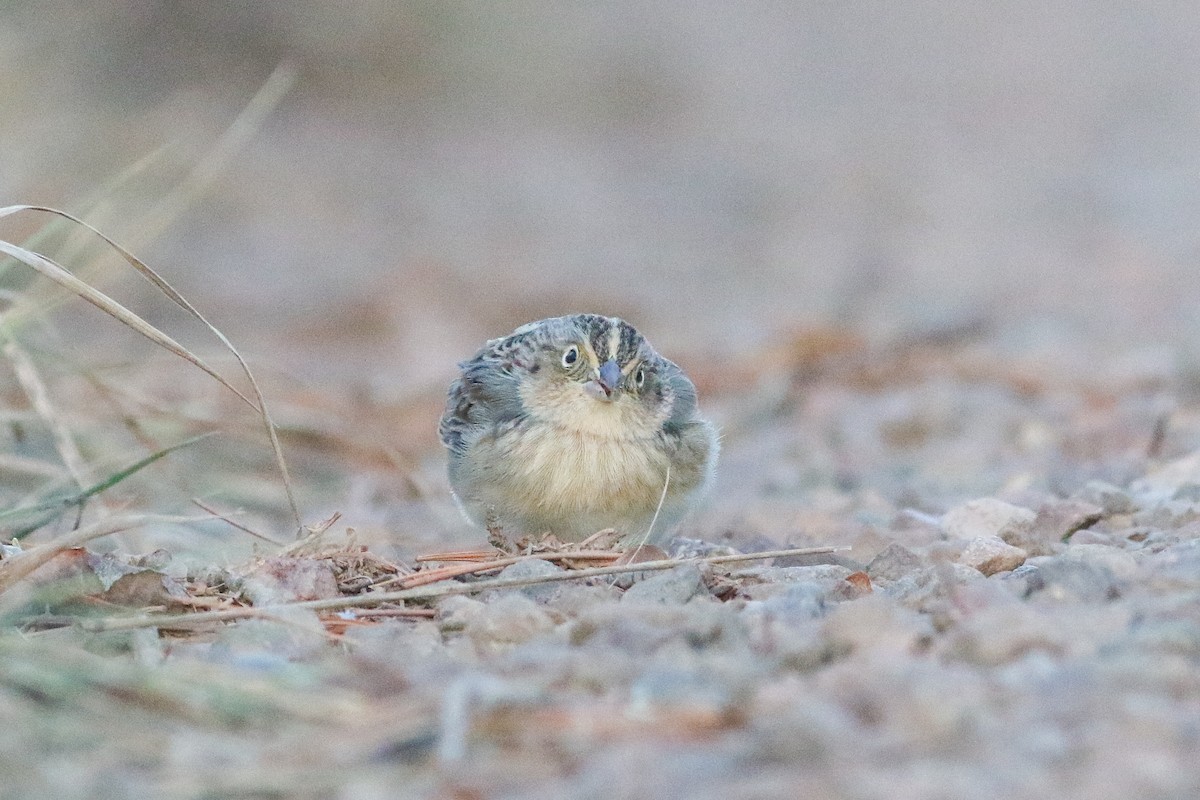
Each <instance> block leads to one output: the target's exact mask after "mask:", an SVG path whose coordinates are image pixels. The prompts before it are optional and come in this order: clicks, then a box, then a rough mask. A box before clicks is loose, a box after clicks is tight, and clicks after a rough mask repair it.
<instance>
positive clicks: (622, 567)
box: [77, 546, 850, 631]
mask: <svg viewBox="0 0 1200 800" xmlns="http://www.w3.org/2000/svg"><path fill="white" fill-rule="evenodd" d="M849 549H850V548H849V547H848V546H837V547H799V548H794V549H790V550H769V551H766V552H760V553H738V554H735V555H726V556H705V557H703V558H686V559H676V558H666V559H662V560H659V561H642V562H639V563H636V564H618V565H614V566H609V567H594V568H592V569H577V570H565V571H563V572H560V573H555V574H553V575H537V576H533V577H528V578H493V579H492V580H484V581H475V582H473V583H440V584H438V585H435V586H421V587H417V588H413V589H401V590H400V591H395V592H378V593H375V594H368V595H356V596H354V597H336V598H331V599H328V600H308V601H304V602H299V603H285V604H280V605H277V606H264V607H262V608H232V609H228V610H225V611H204V612H200V613H198V614H159V615H151V616H140V617H114V618H110V619H80V620H78V623H77V624H78V625H79V626H80V627H82V628H84V629H85V630H89V631H113V630H129V629H134V628H174V629H181V628H189V627H191V626H193V625H201V624H206V623H210V622H229V621H232V620H237V619H245V618H247V617H270V616H271V615H272V612H276V611H282V610H284V609H289V608H306V609H309V610H312V611H340V610H343V609H351V608H369V607H371V606H376V605H379V604H380V603H402V602H405V601H408V600H432V599H434V598H437V597H447V596H449V595H454V594H476V593H478V592H484V591H487V590H489V589H515V588H518V587H521V586H536V585H538V584H543V583H559V582H561V581H573V580H580V579H583V578H595V577H599V576H602V575H617V574H620V573H624V572H650V571H653V570H664V569H674V568H675V567H678V566H679V565H681V564H704V563H707V564H729V563H734V562H737V561H759V560H762V559H766V558H786V557H789V556H812V555H824V554H828V553H837V552H840V551H842V550H849Z"/></svg>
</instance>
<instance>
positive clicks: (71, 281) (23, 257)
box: [0, 205, 301, 527]
mask: <svg viewBox="0 0 1200 800" xmlns="http://www.w3.org/2000/svg"><path fill="white" fill-rule="evenodd" d="M20 211H40V212H43V213H46V214H53V215H55V216H58V217H61V218H64V219H68V220H70V221H72V222H74V223H76V224H77V225H81V226H83V227H84V228H86V229H87V230H89V231H91V232H92V233H94V234H95V235H96V236H98V237H100V238H101V239H103V240H104V241H105V242H106V243H107V244H108V245H109V246H110V247H112V248H113V249H114V250H116V251H117V253H119V254H120V256H121V257H122V258H123V259H124V260H125V261H126V263H128V264H129V265H130V266H132V267H133V268H134V269H136V270H137V271H138V272H139V273H141V275H142V276H143V277H144V278H146V280H148V281H150V283H152V284H153V285H154V286H155V288H157V289H158V290H159V291H160V292H162V293H163V294H164V295H166V297H167V298H168V299H169V300H171V302H173V303H175V304H176V305H178V306H179V307H180V308H182V309H183V310H184V311H186V312H187V313H188V314H190V315H191V316H192V317H193V318H195V319H196V320H197V321H199V322H200V323H201V324H202V325H204V326H205V327H206V328H207V329H208V330H209V332H211V333H212V334H213V335H214V336H215V337H217V339H218V340H219V341H220V342H221V344H222V345H224V347H225V349H227V350H228V351H229V352H230V353H231V354H232V355H233V357H234V358H235V359H237V362H238V365H239V366H240V367H241V370H242V373H243V374H244V375H245V376H246V380H247V381H248V382H249V383H250V387H251V388H252V389H253V391H254V396H255V399H256V400H257V403H255V402H254V401H252V400H250V399H249V398H248V397H246V396H245V395H244V394H242V392H240V391H239V390H238V389H237V388H236V387H235V386H234V385H233V384H231V383H230V382H229V381H227V380H226V379H225V378H224V377H223V376H222V375H221V374H220V373H218V372H217V371H216V370H215V369H213V368H212V367H210V366H209V365H208V364H207V363H205V362H204V361H203V360H201V359H200V358H199V357H198V356H196V355H194V354H193V353H191V352H190V351H189V350H187V349H186V348H184V347H183V346H182V345H180V344H179V343H178V342H176V341H175V340H174V339H172V338H171V337H170V336H167V335H166V334H165V333H163V332H162V331H160V330H159V329H158V328H155V327H154V326H153V325H151V324H149V323H148V322H146V321H145V320H143V319H142V318H141V317H139V316H138V315H136V314H134V313H133V312H132V311H130V310H129V309H127V308H125V307H124V306H123V305H121V304H120V303H118V302H117V301H115V300H113V299H112V298H111V297H109V296H108V295H106V294H104V293H103V292H101V291H99V290H98V289H96V288H94V287H92V286H91V285H89V284H87V283H86V282H84V281H82V280H80V279H79V278H77V277H75V276H74V275H72V274H71V273H70V272H69V271H68V270H66V269H65V268H63V267H62V266H60V265H59V264H57V263H55V262H54V261H52V260H50V259H48V258H46V257H45V256H42V255H39V254H38V253H34V252H33V251H31V250H26V249H25V248H23V247H20V246H18V245H15V244H12V243H10V242H6V241H4V240H0V252H4V253H7V254H8V255H10V256H12V257H14V258H16V259H17V260H19V261H21V262H22V263H24V264H27V265H28V266H30V267H32V268H33V269H35V270H37V271H38V272H39V273H41V274H42V275H44V276H46V277H47V278H49V279H50V280H52V281H54V282H55V283H58V284H59V285H61V286H63V287H64V288H66V289H67V290H69V291H71V292H73V293H74V294H76V295H78V296H79V297H81V298H83V299H84V300H87V301H88V302H89V303H92V304H93V305H95V306H96V307H97V308H99V309H101V310H102V311H104V312H105V313H107V314H109V315H111V316H113V317H114V318H116V319H117V320H119V321H120V322H122V323H124V324H125V325H127V326H129V327H130V328H132V329H133V330H135V331H137V332H138V333H140V334H141V335H142V336H145V337H146V338H147V339H149V340H150V341H152V342H154V343H155V344H157V345H159V346H160V347H162V348H164V349H166V350H168V351H169V352H172V353H174V354H175V355H177V356H179V357H180V358H182V359H184V360H185V361H188V362H190V363H192V364H194V365H196V366H197V367H199V368H200V369H202V370H204V372H206V373H208V374H209V375H210V376H212V377H213V378H214V379H215V380H216V381H218V382H219V383H220V384H221V385H222V386H224V387H226V388H227V389H229V390H230V391H231V392H233V393H234V394H235V395H237V396H238V397H239V398H241V399H242V400H243V401H244V402H245V403H246V404H247V405H249V406H250V407H251V408H253V409H254V410H256V411H258V412H259V414H261V415H262V419H263V424H264V425H265V427H266V431H267V437H268V438H269V439H270V441H271V449H272V451H273V452H274V454H275V462H276V465H277V466H278V467H279V472H280V475H281V476H282V477H283V486H284V491H285V492H286V493H287V499H288V505H289V506H290V507H291V510H292V516H293V518H294V519H295V522H296V526H297V527H300V525H301V519H300V509H299V506H297V504H296V497H295V492H294V491H293V489H292V479H291V474H290V473H289V471H288V468H287V462H286V461H285V460H284V457H283V448H282V446H281V445H280V444H279V435H278V433H277V432H276V429H275V422H274V420H272V419H271V414H270V412H269V411H268V410H267V402H266V398H264V397H263V393H262V389H260V388H259V385H258V381H257V380H256V379H255V377H254V373H253V372H252V371H251V370H250V365H249V364H247V363H246V360H245V359H244V358H243V357H242V354H241V353H239V352H238V350H237V348H236V347H234V346H233V343H232V342H230V341H229V339H228V338H227V337H226V336H225V334H223V333H222V332H221V331H220V330H219V329H218V328H217V327H216V326H215V325H213V324H212V323H211V322H209V321H208V320H207V319H206V318H205V317H204V315H203V314H201V313H200V312H199V311H198V310H197V309H196V308H195V306H193V305H192V304H191V303H190V302H188V300H187V299H186V298H185V297H183V295H181V294H179V292H177V291H176V290H175V288H174V287H173V286H171V284H169V283H167V281H166V280H165V279H164V278H163V277H162V276H161V275H159V274H158V273H157V272H155V271H154V270H153V269H151V268H150V267H149V266H148V265H147V264H145V263H144V262H143V261H142V260H141V259H139V258H138V257H137V256H135V255H134V254H133V253H131V252H129V251H128V250H126V249H125V248H124V247H122V246H121V245H119V244H117V243H116V242H115V241H113V240H112V239H110V238H109V237H108V236H106V235H104V234H103V233H101V232H100V231H99V230H97V229H96V228H94V227H93V226H91V225H89V224H88V223H86V222H84V221H83V220H81V219H79V218H78V217H75V216H72V215H71V214H68V213H66V212H65V211H60V210H58V209H55V208H49V207H47V206H30V205H17V206H8V207H5V208H0V218H3V217H6V216H9V215H11V214H15V213H18V212H20Z"/></svg>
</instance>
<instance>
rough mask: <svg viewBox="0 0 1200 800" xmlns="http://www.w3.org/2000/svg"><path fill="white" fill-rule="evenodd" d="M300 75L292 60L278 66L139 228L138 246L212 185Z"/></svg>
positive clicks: (147, 240) (160, 231) (155, 235)
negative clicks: (211, 146)
mask: <svg viewBox="0 0 1200 800" xmlns="http://www.w3.org/2000/svg"><path fill="white" fill-rule="evenodd" d="M298 75H299V70H298V69H297V67H296V65H295V64H294V63H292V62H290V61H285V62H283V63H282V64H280V65H279V66H278V67H276V68H275V71H274V72H272V73H271V75H270V76H269V77H268V78H267V80H266V82H264V83H263V85H262V87H261V88H260V89H259V90H258V92H257V93H256V94H255V95H254V97H253V98H251V99H250V102H249V103H247V104H246V107H245V108H244V109H242V112H241V113H240V114H238V116H237V118H236V119H235V120H234V121H233V124H232V125H230V126H229V128H228V129H227V130H226V131H225V133H224V134H223V135H222V136H221V138H220V139H219V140H218V141H217V143H216V144H215V145H214V146H213V148H212V149H211V150H210V151H209V152H208V154H207V155H206V156H205V157H204V159H203V160H202V161H201V162H200V163H198V164H196V166H195V167H194V168H193V169H192V170H191V172H189V173H188V175H187V177H186V178H185V179H184V180H183V182H182V183H180V184H179V185H178V186H176V187H175V188H174V189H173V190H172V191H171V192H170V193H169V194H168V195H167V196H166V197H164V198H162V200H161V201H160V202H158V203H156V204H155V206H154V211H153V213H152V214H151V215H150V216H149V217H148V218H147V219H145V220H144V221H143V222H142V224H141V225H140V226H139V228H138V231H137V234H136V238H135V239H134V244H135V245H139V246H140V245H142V244H145V243H147V242H150V241H152V240H154V239H155V238H157V237H158V235H159V234H160V233H162V231H163V230H164V229H165V228H166V227H167V226H169V225H170V224H171V223H172V222H174V221H175V220H176V219H178V218H179V217H180V216H182V215H183V212H184V211H185V210H187V208H188V206H190V205H191V204H192V203H193V202H194V200H195V199H196V198H197V197H199V196H200V195H202V194H203V193H204V191H205V190H206V189H207V188H208V187H209V186H210V185H211V184H212V182H213V180H214V179H215V178H216V177H217V175H219V174H220V173H221V171H222V170H223V169H224V168H225V166H226V165H227V164H228V163H229V160H230V159H231V158H232V157H233V155H234V154H235V153H237V152H238V151H239V150H241V149H242V148H243V147H245V145H246V143H247V142H249V141H250V139H251V138H252V137H253V136H254V134H256V133H257V132H258V130H259V128H261V127H262V125H263V123H264V122H265V121H266V119H267V117H268V116H269V115H270V114H271V112H272V111H274V110H275V107H276V106H277V105H279V101H280V100H282V99H283V97H284V95H286V94H287V93H288V91H290V90H291V88H292V86H293V85H294V84H295V82H296V78H297V76H298Z"/></svg>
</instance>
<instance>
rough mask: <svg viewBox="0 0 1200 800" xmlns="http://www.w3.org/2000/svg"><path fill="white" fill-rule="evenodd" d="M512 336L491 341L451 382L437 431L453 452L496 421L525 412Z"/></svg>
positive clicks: (463, 447) (464, 448) (495, 423)
mask: <svg viewBox="0 0 1200 800" xmlns="http://www.w3.org/2000/svg"><path fill="white" fill-rule="evenodd" d="M511 338H512V337H510V338H509V339H498V340H493V341H491V342H488V344H487V345H486V346H485V347H484V348H483V349H482V350H480V351H479V352H478V353H477V354H476V355H475V357H474V358H472V359H470V360H468V361H463V362H462V363H460V364H459V365H458V366H459V369H460V370H461V371H462V374H461V375H459V377H458V380H456V381H454V383H453V384H451V386H450V394H449V396H448V397H447V398H446V411H445V413H443V414H442V420H441V423H440V424H439V425H438V433H439V435H440V436H441V439H442V444H444V445H445V446H446V447H447V448H448V449H449V450H450V451H451V452H452V453H455V454H457V455H462V454H463V453H465V452H466V450H467V448H468V447H470V446H471V444H472V443H474V442H475V441H476V440H478V438H479V437H480V436H482V435H483V434H484V433H486V432H487V431H489V430H492V429H493V428H494V427H495V426H496V425H497V424H499V423H503V422H507V421H509V420H512V419H515V418H516V417H518V416H520V415H521V414H522V413H523V407H522V405H521V396H520V393H519V392H518V386H517V376H516V374H515V372H514V365H513V358H514V357H513V347H512V343H511Z"/></svg>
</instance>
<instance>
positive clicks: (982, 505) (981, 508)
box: [942, 497, 1037, 539]
mask: <svg viewBox="0 0 1200 800" xmlns="http://www.w3.org/2000/svg"><path fill="white" fill-rule="evenodd" d="M1035 519H1037V514H1035V513H1034V512H1033V511H1031V510H1029V509H1028V508H1023V507H1022V506H1014V505H1013V504H1012V503H1005V502H1004V501H1003V500H996V499H995V498H991V497H984V498H980V499H978V500H968V501H967V502H965V503H963V504H962V505H960V506H955V507H954V508H952V509H950V510H949V511H947V512H946V513H945V514H943V515H942V531H943V532H944V533H945V534H946V535H947V536H951V537H954V538H958V539H976V538H979V537H983V536H994V537H998V538H1001V539H1008V538H1012V537H1014V536H1020V535H1023V534H1026V533H1028V532H1029V531H1030V530H1032V529H1033V521H1034V520H1035Z"/></svg>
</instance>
